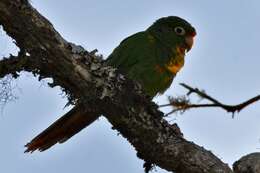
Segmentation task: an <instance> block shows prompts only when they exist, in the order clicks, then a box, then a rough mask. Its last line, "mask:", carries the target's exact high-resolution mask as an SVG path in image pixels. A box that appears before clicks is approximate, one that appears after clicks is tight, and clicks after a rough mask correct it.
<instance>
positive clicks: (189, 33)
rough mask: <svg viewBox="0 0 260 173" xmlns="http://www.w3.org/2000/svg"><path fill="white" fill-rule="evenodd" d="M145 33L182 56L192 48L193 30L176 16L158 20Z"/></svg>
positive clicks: (194, 32)
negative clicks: (148, 33)
mask: <svg viewBox="0 0 260 173" xmlns="http://www.w3.org/2000/svg"><path fill="white" fill-rule="evenodd" d="M147 31H148V32H150V33H151V34H153V35H154V36H155V37H156V38H157V39H159V40H161V42H162V43H164V44H166V45H167V46H170V47H171V48H173V49H177V50H178V51H179V53H181V54H183V55H185V53H186V52H188V51H189V50H190V49H191V48H192V45H193V38H194V37H195V35H196V30H195V28H194V27H192V26H191V24H190V23H188V22H187V21H186V20H184V19H182V18H180V17H177V16H169V17H163V18H160V19H158V20H157V21H156V22H154V24H153V25H151V26H150V27H149V28H148V29H147Z"/></svg>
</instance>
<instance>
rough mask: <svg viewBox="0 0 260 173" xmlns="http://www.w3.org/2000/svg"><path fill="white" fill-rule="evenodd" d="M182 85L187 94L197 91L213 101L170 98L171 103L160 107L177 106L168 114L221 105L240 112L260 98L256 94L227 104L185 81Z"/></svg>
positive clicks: (199, 94)
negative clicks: (193, 102)
mask: <svg viewBox="0 0 260 173" xmlns="http://www.w3.org/2000/svg"><path fill="white" fill-rule="evenodd" d="M180 85H181V86H183V87H184V88H186V89H187V90H188V93H187V96H189V95H190V94H192V93H195V94H197V95H198V96H200V97H201V98H203V99H206V100H208V101H210V102H211V103H208V104H192V103H190V102H189V100H188V99H187V98H186V97H182V98H181V99H178V98H177V99H176V98H169V101H170V103H169V104H164V105H161V106H160V107H166V106H173V107H175V109H173V110H172V111H171V112H169V113H167V114H166V116H168V115H170V114H172V113H175V112H178V111H183V112H184V111H186V110H188V109H191V108H202V107H219V108H222V109H224V110H226V111H227V112H231V113H232V114H233V115H234V113H235V112H240V111H241V110H242V109H244V108H245V107H247V106H248V105H250V104H253V103H254V102H257V101H258V100H260V95H257V96H255V97H253V98H251V99H249V100H247V101H245V102H242V103H240V104H237V105H227V104H223V103H221V102H220V101H218V100H217V99H215V98H213V97H211V96H210V95H208V94H206V93H205V92H203V91H201V90H199V89H198V88H193V87H191V86H189V85H187V84H184V83H181V84H180Z"/></svg>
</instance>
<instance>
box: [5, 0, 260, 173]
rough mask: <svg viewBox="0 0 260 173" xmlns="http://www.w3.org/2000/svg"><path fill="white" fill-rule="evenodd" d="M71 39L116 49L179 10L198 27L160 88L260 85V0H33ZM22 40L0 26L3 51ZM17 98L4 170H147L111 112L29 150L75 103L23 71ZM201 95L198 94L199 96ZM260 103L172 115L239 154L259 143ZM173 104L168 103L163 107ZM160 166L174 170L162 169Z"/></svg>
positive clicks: (231, 96)
mask: <svg viewBox="0 0 260 173" xmlns="http://www.w3.org/2000/svg"><path fill="white" fill-rule="evenodd" d="M32 4H33V6H34V7H35V8H36V9H37V10H39V11H40V12H41V13H42V14H43V15H44V16H46V17H47V18H48V19H49V20H50V21H51V22H52V23H53V25H54V27H55V28H56V29H57V30H58V31H59V32H60V33H61V35H62V36H63V37H65V39H67V40H68V41H71V42H74V43H76V44H80V45H82V46H84V47H85V48H86V49H88V50H93V49H95V48H97V49H98V50H99V52H100V53H102V54H103V55H104V56H107V55H109V54H110V53H111V52H112V50H113V48H115V47H116V46H117V45H118V44H119V43H120V41H121V40H122V39H124V38H125V37H127V36H129V35H131V34H133V33H135V32H138V31H142V30H145V29H146V28H147V27H148V26H149V25H151V24H152V23H153V22H154V21H155V20H156V19H158V18H160V17H164V16H169V15H177V16H180V17H182V18H185V19H186V20H188V21H189V22H190V23H192V25H193V26H194V27H195V28H196V29H197V33H198V34H197V36H196V40H195V45H194V47H193V49H192V50H191V51H190V52H189V53H188V55H187V56H186V62H185V67H184V68H183V69H182V70H181V72H180V73H179V74H178V75H177V77H176V78H175V80H174V82H173V85H172V86H171V88H170V89H169V90H168V91H167V92H166V93H165V94H164V95H163V96H160V97H156V98H155V101H156V102H157V103H158V104H163V103H165V102H166V97H167V96H168V95H181V94H185V90H184V89H182V88H181V87H180V86H179V85H178V83H180V82H185V83H187V84H190V85H192V86H196V87H200V88H202V89H205V90H206V91H207V92H208V93H209V94H211V95H212V96H215V97H216V98H218V99H219V100H221V101H223V102H225V103H228V104H235V103H239V102H241V101H244V100H246V99H248V98H250V97H253V96H255V95H256V94H259V93H260V80H259V77H258V75H259V74H260V68H259V64H260V58H259V53H258V50H259V49H260V44H259V40H260V33H259V31H260V23H259V19H260V11H259V6H260V2H259V1H257V0H248V1H243V0H230V1H224V0H220V1H207V0H196V1H190V0H183V1H176V0H164V1H163V2H162V1H158V0H149V1H148V0H143V1H140V0H131V1H124V2H123V3H122V1H119V0H111V1H107V2H105V1H101V0H89V1H83V0H79V1H77V3H75V2H73V1H69V0H64V1H51V0H46V1H39V0H32ZM16 50H17V49H16V48H15V46H14V45H13V44H12V40H11V39H9V38H8V37H7V36H5V34H4V32H3V31H1V32H0V56H3V55H6V56H7V55H8V54H9V53H11V52H15V51H16ZM14 85H17V86H18V89H16V91H15V92H16V93H17V96H18V97H19V99H18V100H16V101H15V102H11V103H9V104H7V105H6V107H5V108H4V109H3V113H2V114H1V115H0V136H1V148H0V153H1V156H0V163H2V164H1V167H0V172H7V173H16V172H18V171H19V172H27V173H34V172H40V173H41V172H42V173H43V172H49V173H56V172H63V173H71V172H77V173H81V172H82V173H83V172H86V171H87V172H95V173H101V172H102V173H103V172H114V173H117V172H125V173H128V172H129V173H140V172H142V171H143V169H142V163H143V162H142V161H141V160H139V159H137V157H136V155H135V154H136V153H135V151H134V149H133V147H132V146H131V145H130V144H129V143H128V142H127V141H126V140H125V139H123V138H122V137H121V136H118V135H117V132H116V131H113V130H111V126H110V124H109V123H108V122H107V121H106V120H105V119H104V118H102V119H100V120H99V121H97V122H95V123H94V124H93V125H92V126H91V127H89V128H87V129H85V130H84V131H82V132H80V133H79V134H78V135H76V136H75V137H73V138H72V139H71V140H69V141H67V142H66V143H64V144H62V145H56V146H55V147H53V148H51V149H50V150H48V151H46V152H43V153H40V152H35V153H33V154H24V153H23V151H24V147H23V145H24V144H26V142H28V141H29V140H30V139H32V138H33V137H34V136H35V135H37V134H38V133H39V132H41V131H42V130H44V129H45V128H46V127H48V126H49V125H50V124H51V123H52V122H54V121H55V120H56V119H57V118H58V117H60V116H61V115H62V114H64V113H65V112H67V111H68V109H69V108H66V109H64V105H65V103H66V99H65V98H64V97H63V96H62V93H61V91H60V89H59V88H54V89H50V88H48V87H47V86H46V82H38V81H37V80H36V79H35V78H33V76H32V75H30V74H28V73H23V75H22V77H21V78H20V79H18V80H17V81H15V82H14ZM194 100H195V101H196V99H195V98H194ZM259 106H260V103H256V104H254V105H252V106H250V107H248V108H246V109H245V110H242V112H241V113H239V114H236V115H235V118H234V119H232V118H231V114H228V113H226V112H224V111H223V110H220V109H217V108H216V109H215V108H214V109H213V108H211V109H210V108H209V109H196V110H191V111H188V112H186V113H185V114H182V115H177V116H176V115H172V116H170V117H169V118H168V119H169V121H170V122H177V123H178V125H179V126H180V127H181V130H182V132H183V133H184V135H185V137H186V139H188V140H191V141H194V142H196V143H197V144H199V145H201V146H203V147H205V148H206V149H208V150H211V151H212V152H213V153H214V154H216V155H217V156H218V157H220V158H221V159H222V160H223V161H224V162H226V163H228V164H230V165H231V164H232V163H233V162H234V161H235V160H237V159H238V158H240V157H241V156H242V155H245V154H248V153H250V152H256V151H259V148H260V141H259V139H260V126H259V122H260V110H259ZM164 111H166V112H167V111H169V110H164ZM158 171H159V172H160V173H164V172H166V171H164V170H161V169H158Z"/></svg>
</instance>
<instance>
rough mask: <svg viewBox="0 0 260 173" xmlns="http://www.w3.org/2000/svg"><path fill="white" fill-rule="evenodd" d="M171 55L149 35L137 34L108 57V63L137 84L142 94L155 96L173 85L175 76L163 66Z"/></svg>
mask: <svg viewBox="0 0 260 173" xmlns="http://www.w3.org/2000/svg"><path fill="white" fill-rule="evenodd" d="M168 52H169V51H168ZM170 56H171V55H170V54H169V53H167V51H166V50H165V48H164V47H163V45H161V44H160V43H159V42H158V41H157V40H156V39H155V38H154V37H153V36H152V35H150V34H149V33H148V32H139V33H136V34H134V35H132V36H130V37H128V38H126V39H125V40H123V41H122V42H121V43H120V45H119V46H118V47H117V48H116V49H115V50H114V51H113V52H112V54H111V55H110V56H109V57H108V59H107V63H108V64H109V65H111V66H113V67H116V68H118V69H119V70H120V71H121V72H122V73H123V74H126V75H127V76H128V77H129V78H131V79H132V80H136V81H138V82H139V83H140V84H141V85H142V86H143V88H144V90H145V92H146V93H147V94H148V95H150V96H152V97H154V96H155V95H156V94H158V93H163V92H164V91H165V90H166V89H167V88H168V87H169V86H170V84H171V83H172V80H173V77H174V75H173V74H171V73H170V72H168V71H167V70H166V69H165V68H164V66H162V62H163V61H164V60H165V61H167V59H169V58H170ZM163 64H164V63H163ZM160 68H161V69H160ZM164 69H165V70H164Z"/></svg>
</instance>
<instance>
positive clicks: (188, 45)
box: [185, 35, 193, 52]
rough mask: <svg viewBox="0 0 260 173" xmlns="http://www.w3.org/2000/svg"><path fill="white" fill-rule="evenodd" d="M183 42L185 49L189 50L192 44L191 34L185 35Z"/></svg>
mask: <svg viewBox="0 0 260 173" xmlns="http://www.w3.org/2000/svg"><path fill="white" fill-rule="evenodd" d="M185 43H186V46H187V47H186V48H187V49H186V51H187V52H189V51H190V50H191V48H192V45H193V36H191V35H189V36H186V37H185Z"/></svg>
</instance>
